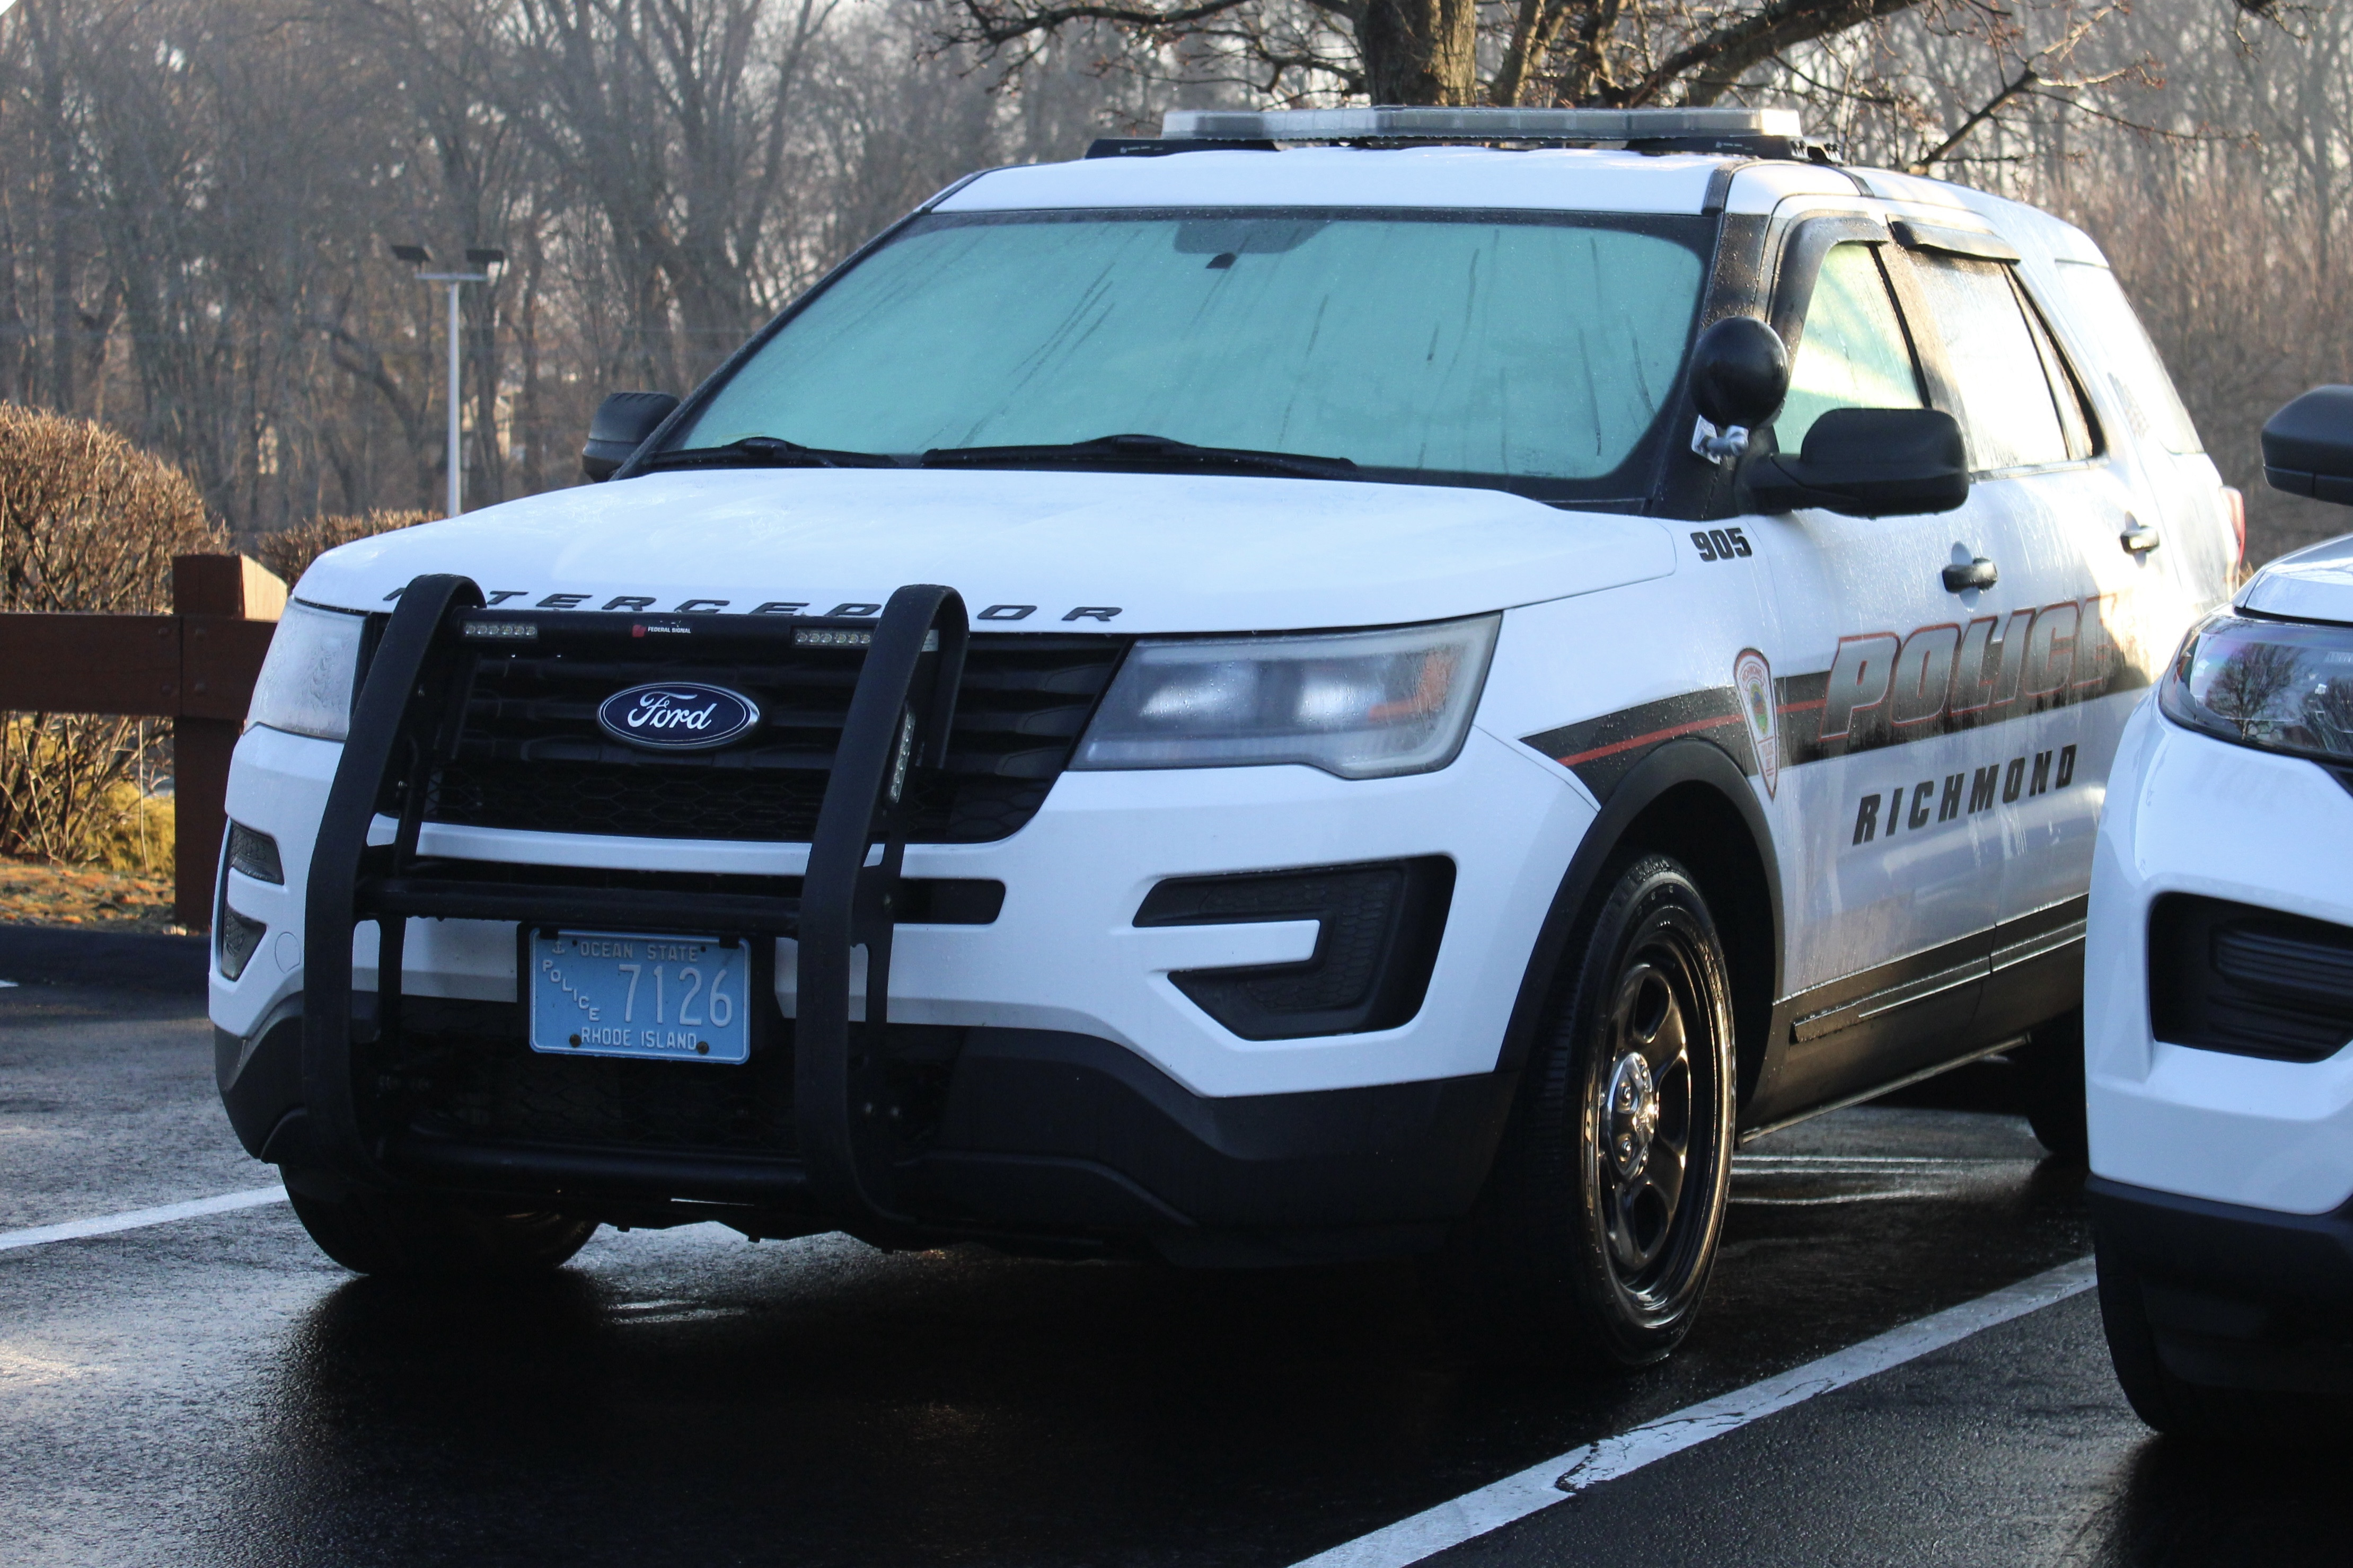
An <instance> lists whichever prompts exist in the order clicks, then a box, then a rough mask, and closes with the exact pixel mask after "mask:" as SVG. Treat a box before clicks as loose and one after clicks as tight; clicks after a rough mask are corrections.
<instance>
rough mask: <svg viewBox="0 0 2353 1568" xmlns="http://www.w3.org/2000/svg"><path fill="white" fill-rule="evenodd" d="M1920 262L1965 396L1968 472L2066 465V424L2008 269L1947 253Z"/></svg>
mask: <svg viewBox="0 0 2353 1568" xmlns="http://www.w3.org/2000/svg"><path fill="white" fill-rule="evenodd" d="M1915 262H1916V265H1915V268H1914V270H1915V273H1916V274H1917V275H1918V277H1919V279H1920V289H1921V291H1922V292H1923V293H1924V294H1926V296H1927V299H1928V308H1929V309H1930V310H1933V311H1934V312H1935V313H1936V325H1937V327H1938V328H1939V329H1940V330H1941V331H1943V333H1944V337H1945V359H1946V363H1947V364H1948V365H1949V366H1950V367H1951V370H1952V374H1953V380H1954V382H1955V383H1956V384H1957V387H1958V390H1959V393H1960V399H1961V424H1962V426H1964V428H1966V429H1967V430H1968V441H1969V467H1970V468H1974V469H1976V470H1978V472H1980V473H1982V472H1984V471H1986V470H1987V469H1989V468H2034V467H2037V466H2039V465H2041V464H2044V463H2063V462H2066V461H2067V460H2068V458H2069V457H2070V456H2071V455H2072V454H2071V453H2070V452H2069V449H2068V441H2067V431H2066V427H2065V426H2063V425H2062V424H2061V422H2060V417H2059V405H2058V404H2057V402H2056V401H2055V400H2054V398H2053V395H2052V387H2051V382H2050V379H2049V378H2048V377H2047V376H2046V375H2045V374H2043V369H2042V364H2043V351H2042V345H2040V344H2038V343H2037V342H2036V341H2035V337H2036V332H2035V328H2034V327H2033V326H2031V325H2029V323H2028V321H2027V316H2026V310H2025V307H2024V305H2023V304H2022V303H2021V300H2019V297H2018V293H2017V290H2016V288H2015V286H2014V285H2013V284H2012V283H2011V281H2010V268H2009V266H2008V264H2007V263H2004V262H2000V261H1980V260H1978V259H1976V258H1971V257H1959V256H1942V255H1923V256H1920V257H1917V258H1915ZM2071 395H2072V389H2071Z"/></svg>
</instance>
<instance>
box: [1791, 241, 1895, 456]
mask: <svg viewBox="0 0 2353 1568" xmlns="http://www.w3.org/2000/svg"><path fill="white" fill-rule="evenodd" d="M1875 248H1876V247H1873V246H1869V245H1860V244H1850V245H1834V246H1832V247H1831V249H1830V253H1829V254H1828V255H1826V256H1825V257H1823V258H1822V270H1821V274H1820V277H1818V278H1817V279H1815V280H1814V297H1813V300H1812V302H1811V303H1810V304H1809V305H1808V306H1807V307H1806V326H1805V331H1803V332H1802V333H1800V334H1799V339H1798V357H1797V359H1796V360H1795V361H1794V362H1792V363H1791V364H1790V366H1789V396H1788V401H1787V402H1785V403H1784V404H1782V405H1781V413H1780V416H1779V417H1778V418H1777V419H1775V420H1774V422H1773V432H1774V436H1775V437H1776V438H1777V439H1778V441H1779V443H1780V446H1781V449H1782V450H1783V451H1785V452H1794V451H1797V450H1798V449H1799V447H1802V446H1803V445H1804V443H1805V439H1806V432H1807V431H1808V430H1810V429H1811V428H1813V424H1814V421H1815V420H1816V419H1819V418H1820V417H1821V416H1823V415H1824V414H1826V413H1828V412H1829V411H1830V410H1831V409H1833V408H1921V407H1925V406H1926V399H1924V398H1923V397H1922V396H1921V395H1920V377H1919V374H1918V372H1917V371H1916V370H1915V368H1914V367H1913V363H1912V349H1911V345H1910V344H1909V343H1908V342H1905V337H1904V324H1903V321H1901V319H1900V318H1898V317H1897V315H1896V313H1895V301H1894V299H1893V298H1892V297H1891V296H1890V295H1889V293H1888V290H1887V279H1886V278H1885V277H1884V276H1883V275H1882V273H1881V272H1880V269H1879V258H1877V257H1876V256H1875V255H1873V250H1874V249H1875Z"/></svg>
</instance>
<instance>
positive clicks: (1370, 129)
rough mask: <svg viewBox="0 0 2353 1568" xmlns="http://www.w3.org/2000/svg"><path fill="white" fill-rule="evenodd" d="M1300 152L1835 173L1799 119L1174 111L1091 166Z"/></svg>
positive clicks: (1604, 112) (1767, 115)
mask: <svg viewBox="0 0 2353 1568" xmlns="http://www.w3.org/2000/svg"><path fill="white" fill-rule="evenodd" d="M1281 142H1539V143H1556V144H1570V145H1588V146H1590V145H1595V144H1611V145H1620V146H1625V147H1630V148H1633V149H1635V150H1636V151H1638V152H1643V153H1746V155H1748V156H1750V157H1763V158H1797V159H1802V160H1805V161H1807V162H1810V163H1828V162H1830V161H1831V150H1830V148H1829V146H1828V145H1827V144H1826V143H1823V142H1813V141H1810V140H1808V139H1807V136H1806V133H1805V127H1804V125H1803V123H1802V122H1801V121H1799V117H1798V111H1797V110H1794V109H1437V108H1371V109H1269V110H1235V109H1172V110H1169V111H1168V112H1167V113H1166V115H1165V116H1163V117H1162V120H1161V124H1160V137H1159V141H1158V142H1157V143H1156V144H1155V142H1153V141H1152V140H1150V139H1148V138H1132V139H1121V140H1120V141H1119V142H1117V143H1116V145H1115V146H1113V145H1111V144H1107V143H1106V144H1099V146H1100V151H1099V152H1097V153H1092V154H1091V155H1092V156H1128V157H1134V156H1138V155H1142V156H1152V155H1155V154H1158V153H1178V152H1196V151H1204V150H1207V149H1208V148H1211V147H1216V146H1220V145H1228V146H1235V145H1255V146H1257V147H1261V148H1263V147H1270V146H1272V145H1275V144H1277V143H1281Z"/></svg>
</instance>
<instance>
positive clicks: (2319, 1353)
mask: <svg viewBox="0 0 2353 1568" xmlns="http://www.w3.org/2000/svg"><path fill="white" fill-rule="evenodd" d="M2263 462H2264V468H2265V469H2266V471H2267V473H2268V475H2269V477H2270V479H2271V481H2272V483H2273V484H2274V485H2275V486H2277V487H2279V488H2281V489H2288V490H2292V491H2295V492H2296V493H2299V494H2302V495H2306V496H2315V497H2316V498H2318V499H2320V500H2333V501H2338V502H2342V503H2345V504H2348V505H2353V386H2331V387H2322V388H2319V389H2317V390H2316V391H2313V392H2309V393H2306V395H2304V396H2302V397H2300V398H2297V399H2296V400H2295V402H2293V403H2291V404H2289V405H2287V406H2286V407H2285V408H2284V409H2282V410H2281V411H2280V412H2279V413H2278V414H2277V415H2275V416H2273V418H2272V421H2271V423H2270V424H2269V425H2268V426H2265V428H2264V431H2263ZM2091 920H2092V926H2091V947H2090V955H2089V963H2090V968H2089V973H2090V974H2091V975H2092V976H2093V980H2092V983H2091V985H2090V991H2089V998H2088V1005H2087V1007H2086V1015H2087V1016H2088V1018H2089V1020H2090V1023H2091V1026H2092V1027H2091V1030H2090V1035H2089V1058H2090V1060H2089V1068H2090V1085H2089V1088H2090V1102H2091V1153H2092V1170H2093V1177H2092V1183H2091V1194H2092V1205H2093V1215H2094V1224H2095V1226H2096V1231H2097V1237H2098V1243H2099V1268H2100V1305H2101V1310H2102V1314H2103V1316H2104V1317H2105V1321H2106V1324H2107V1331H2108V1343H2109V1347H2110V1349H2111V1350H2112V1351H2113V1352H2114V1355H2115V1360H2116V1374H2117V1377H2118V1379H2119V1380H2120V1381H2121V1382H2122V1383H2123V1384H2124V1387H2125V1392H2126V1394H2128V1395H2129V1396H2130V1397H2131V1400H2132V1403H2133V1407H2134V1408H2135V1409H2136V1410H2137V1411H2138V1412H2139V1413H2140V1414H2141V1415H2142V1416H2144V1417H2145V1418H2146V1419H2147V1421H2148V1422H2149V1424H2150V1425H2151V1426H2157V1427H2158V1428H2159V1429H2161V1430H2164V1431H2168V1432H2179V1433H2184V1434H2187V1435H2191V1436H2219V1437H2225V1438H2233V1439H2236V1438H2243V1437H2248V1436H2254V1437H2257V1438H2259V1439H2261V1440H2264V1441H2283V1440H2287V1439H2288V1438H2289V1437H2290V1436H2292V1433H2293V1428H2294V1426H2295V1421H2296V1418H2298V1417H2299V1416H2302V1417H2320V1416H2322V1415H2323V1414H2324V1413H2323V1411H2322V1409H2321V1406H2322V1404H2323V1402H2324V1401H2329V1400H2333V1401H2335V1402H2337V1407H2338V1413H2337V1414H2335V1415H2327V1417H2326V1420H2327V1428H2328V1429H2330V1430H2333V1431H2338V1432H2341V1430H2342V1418H2341V1410H2342V1406H2343V1403H2344V1401H2345V1400H2346V1398H2347V1396H2348V1395H2353V1050H2348V1049H2347V1047H2348V1043H2353V536H2348V537H2347V538H2343V539H2334V540H2330V541H2328V542H2327V543H2325V544H2317V545H2315V546H2313V547H2312V548H2311V549H2309V550H2305V551H2300V552H2296V553H2295V554H2293V555H2287V556H2284V557H2282V558H2281V559H2279V560H2277V561H2274V562H2273V563H2271V564H2270V565H2268V566H2265V567H2264V568H2263V570H2262V571H2261V572H2258V573H2257V574H2255V576H2254V578H2253V581H2251V582H2249V583H2248V584H2247V585H2246V586H2245V588H2243V589H2242V590H2241V591H2240V593H2239V595H2238V598H2237V601H2236V603H2235V604H2233V605H2232V607H2231V609H2230V610H2229V611H2228V612H2227V613H2225V614H2221V615H2217V616H2212V617H2211V618H2210V619H2208V620H2207V621H2205V622H2204V623H2203V624H2201V625H2200V626H2199V627H2198V628H2197V629H2196V630H2195V631H2194V632H2193V633H2192V634H2191V635H2190V637H2189V639H2188V640H2187V641H2186V642H2185V643H2184V644H2183V645H2182V647H2181V651H2180V654H2179V657H2178V658H2176V660H2175V661H2174V664H2173V667H2172V668H2171V669H2170V670H2169V671H2168V674H2167V675H2166V677H2165V679H2164V680H2163V682H2162V683H2161V684H2160V686H2159V688H2158V692H2157V695H2156V700H2154V701H2152V702H2149V703H2147V704H2145V705H2144V706H2143V707H2142V708H2141V710H2140V711H2139V712H2138V713H2137V714H2136V715H2135V716H2134V719H2133V721H2132V723H2131V724H2130V725H2129V726H2127V727H2126V731H2125V740H2124V744H2123V749H2122V752H2121V754H2120V755H2119V757H2118V758H2117V762H2116V774H2115V777H2114V779H2113V781H2112V783H2111V787H2110V791H2109V800H2108V810H2107V816H2106V819H2105V821H2104V822H2103V824H2102V825H2101V829H2100V844H2099V853H2098V858H2097V860H2096V862H2095V866H2094V873H2093V879H2092V915H2091Z"/></svg>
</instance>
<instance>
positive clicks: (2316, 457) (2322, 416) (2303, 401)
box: [2263, 386, 2353, 506]
mask: <svg viewBox="0 0 2353 1568" xmlns="http://www.w3.org/2000/svg"><path fill="white" fill-rule="evenodd" d="M2263 478H2264V479H2268V480H2269V481H2271V487H2272V489H2275V490H2285V491H2287V492H2288V493H2289V494H2290V495H2299V496H2310V497H2312V498H2313V500H2333V501H2335V502H2337V504H2338V505H2340V506H2353V386H2316V387H2314V388H2313V389H2312V390H2311V391H2310V392H2307V393H2306V394H2305V395H2303V396H2302V397H2299V398H2297V399H2295V401H2294V402H2292V403H2290V404H2289V405H2287V406H2286V407H2284V408H2283V409H2281V410H2280V411H2279V412H2278V413H2277V414H2274V415H2273V416H2271V417H2270V418H2269V419H2266V420H2264V421H2263Z"/></svg>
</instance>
